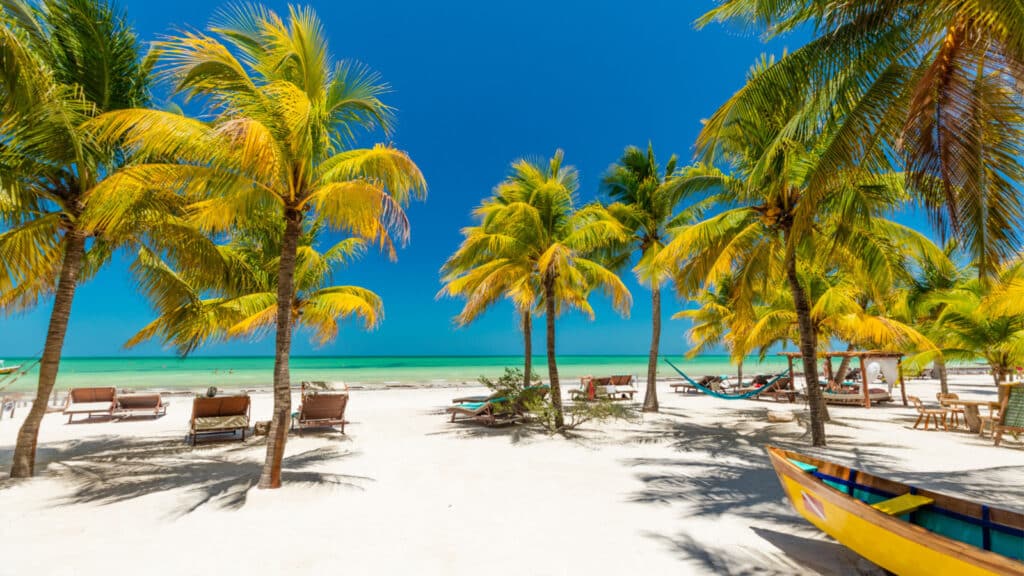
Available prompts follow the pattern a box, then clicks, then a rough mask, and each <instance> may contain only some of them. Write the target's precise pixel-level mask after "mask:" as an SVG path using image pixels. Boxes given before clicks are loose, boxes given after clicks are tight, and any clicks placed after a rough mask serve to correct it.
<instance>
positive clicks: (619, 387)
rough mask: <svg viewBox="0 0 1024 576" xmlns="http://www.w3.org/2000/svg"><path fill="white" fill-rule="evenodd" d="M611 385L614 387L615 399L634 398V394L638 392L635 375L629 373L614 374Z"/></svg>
mask: <svg viewBox="0 0 1024 576" xmlns="http://www.w3.org/2000/svg"><path fill="white" fill-rule="evenodd" d="M611 380H612V381H611V386H612V387H613V388H612V390H610V391H611V392H612V394H614V396H613V398H612V399H613V400H614V399H621V400H626V399H629V400H632V399H633V395H634V394H636V392H637V390H636V388H634V387H633V377H632V376H631V375H629V374H623V375H619V376H612V378H611Z"/></svg>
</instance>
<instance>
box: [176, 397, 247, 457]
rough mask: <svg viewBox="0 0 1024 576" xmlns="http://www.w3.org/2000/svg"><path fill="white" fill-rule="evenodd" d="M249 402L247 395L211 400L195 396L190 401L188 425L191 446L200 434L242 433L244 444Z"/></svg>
mask: <svg viewBox="0 0 1024 576" xmlns="http://www.w3.org/2000/svg"><path fill="white" fill-rule="evenodd" d="M250 402H251V401H250V398H249V396H248V395H242V396H214V397H213V398H208V397H203V396H197V397H196V398H195V399H194V400H192V420H191V422H190V424H189V434H190V437H191V440H192V445H193V446H194V445H195V444H196V440H197V436H199V435H200V434H221V433H224V432H231V433H234V432H236V431H241V432H242V442H245V431H246V430H248V429H249V407H250Z"/></svg>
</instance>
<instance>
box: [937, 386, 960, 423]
mask: <svg viewBox="0 0 1024 576" xmlns="http://www.w3.org/2000/svg"><path fill="white" fill-rule="evenodd" d="M935 399H936V400H938V401H939V405H940V406H942V407H943V408H945V409H946V410H949V420H950V424H952V425H953V428H956V427H958V426H960V419H961V417H963V420H964V424H965V425H966V424H967V418H966V416H964V409H963V408H958V407H956V406H951V405H947V404H946V402H948V401H949V400H959V399H960V396H959V395H958V394H954V393H952V392H950V393H949V394H943V393H942V392H936V393H935Z"/></svg>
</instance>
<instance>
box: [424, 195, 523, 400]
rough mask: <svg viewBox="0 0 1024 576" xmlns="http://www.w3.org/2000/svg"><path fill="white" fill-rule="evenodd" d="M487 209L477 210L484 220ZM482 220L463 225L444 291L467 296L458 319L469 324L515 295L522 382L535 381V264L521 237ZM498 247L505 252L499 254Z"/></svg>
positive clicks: (445, 269)
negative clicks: (521, 347) (509, 233)
mask: <svg viewBox="0 0 1024 576" xmlns="http://www.w3.org/2000/svg"><path fill="white" fill-rule="evenodd" d="M484 212H486V210H485V209H483V208H481V209H479V210H477V211H476V215H477V216H478V217H479V218H481V219H483V216H484ZM491 228H493V226H488V223H486V222H482V223H481V224H480V225H479V226H469V227H466V228H464V229H463V230H462V234H463V236H464V239H463V241H462V244H461V245H459V248H458V249H457V250H456V251H455V253H454V254H452V255H451V256H450V257H449V258H448V260H447V261H445V263H444V266H442V267H441V274H442V279H441V281H442V282H444V287H443V288H441V291H440V292H438V297H440V296H459V297H464V298H465V299H466V304H465V306H463V308H462V311H461V312H460V313H459V315H458V316H456V318H455V322H456V324H458V325H459V326H465V325H467V324H469V323H471V322H473V321H474V320H476V319H477V318H478V317H479V316H480V314H482V313H483V312H484V311H486V310H487V309H488V308H490V307H491V305H493V304H494V303H495V302H497V301H498V300H499V299H500V298H502V297H504V298H507V299H508V300H510V301H511V302H512V304H513V306H515V308H516V312H517V313H518V314H519V317H520V329H521V330H522V332H523V386H524V387H526V386H529V385H530V384H531V382H530V380H531V376H532V374H533V314H534V306H535V305H536V302H537V293H538V290H537V286H535V282H534V280H535V278H534V275H533V274H532V270H533V264H532V263H531V261H530V259H529V252H528V251H527V250H526V246H525V245H523V244H521V243H520V242H519V241H518V240H517V239H516V238H514V237H512V236H509V235H508V234H505V233H503V231H502V230H500V229H496V230H492V229H491ZM496 252H500V253H501V256H497V257H496V255H495V254H496Z"/></svg>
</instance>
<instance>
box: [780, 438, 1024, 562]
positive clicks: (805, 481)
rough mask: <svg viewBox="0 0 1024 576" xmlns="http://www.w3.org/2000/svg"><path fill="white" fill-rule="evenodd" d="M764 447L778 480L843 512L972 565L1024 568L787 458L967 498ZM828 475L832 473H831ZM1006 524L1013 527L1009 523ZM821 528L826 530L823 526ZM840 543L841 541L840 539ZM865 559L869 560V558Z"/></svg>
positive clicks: (924, 493) (966, 501)
mask: <svg viewBox="0 0 1024 576" xmlns="http://www.w3.org/2000/svg"><path fill="white" fill-rule="evenodd" d="M766 450H767V451H768V455H769V459H770V460H771V462H772V466H773V468H775V471H776V474H778V475H779V476H780V480H781V477H782V476H785V477H787V478H790V479H791V480H793V481H794V482H796V483H797V484H799V485H800V486H801V487H803V488H804V489H806V490H807V491H809V492H811V493H812V494H814V495H816V496H820V497H821V498H824V499H825V500H827V501H828V502H829V503H830V504H832V505H833V506H836V507H838V508H840V509H842V510H844V511H845V512H847V513H850V514H854V515H856V516H859V517H861V518H862V519H864V520H865V521H866V522H869V523H871V524H874V525H876V526H878V527H880V528H883V529H885V530H886V531H888V532H891V533H893V534H895V535H897V536H899V537H901V538H905V539H908V540H912V541H916V542H925V541H926V542H929V543H928V544H924V545H925V546H927V547H929V548H932V549H934V550H936V551H938V552H939V553H941V554H943V555H947V556H954V557H961V558H964V557H965V556H966V557H967V559H966V560H965V561H967V562H970V563H973V564H974V565H976V566H978V567H981V568H984V569H987V570H993V571H997V572H999V573H1004V572H1005V573H1007V574H1020V573H1021V569H1022V568H1024V563H1022V562H1019V561H1017V560H1015V559H1013V558H1010V557H1008V556H1003V555H1002V554H999V553H997V552H993V551H990V550H985V549H983V548H979V547H977V546H975V545H973V544H969V543H967V542H962V541H960V540H955V539H953V538H950V537H948V536H944V535H942V534H939V533H937V532H932V531H931V530H928V529H927V528H924V527H922V526H918V525H917V524H912V523H910V522H907V521H904V520H901V519H900V518H898V517H894V516H890V515H888V514H886V513H884V512H881V511H879V510H877V509H875V508H873V507H872V506H871V505H870V504H868V503H867V502H864V501H863V500H860V499H858V498H856V497H854V496H852V495H850V494H845V493H843V492H842V491H840V490H837V489H836V488H834V487H832V486H829V485H828V484H826V483H825V482H823V481H822V480H821V479H819V478H818V477H817V476H814V475H812V474H809V473H807V472H805V471H804V470H802V469H801V468H800V467H798V466H797V465H796V464H794V463H793V462H790V461H789V458H791V457H795V459H796V460H798V461H801V462H806V463H808V464H814V465H817V466H821V465H822V464H827V465H831V466H835V467H838V468H841V469H844V470H847V471H849V470H856V472H857V474H858V478H861V477H868V478H872V479H878V480H882V481H885V482H891V483H894V484H900V485H902V486H904V487H906V488H907V489H908V492H906V493H910V490H911V489H913V490H915V493H916V494H921V495H926V496H929V497H932V496H939V497H940V498H941V499H942V500H951V501H955V502H964V503H967V504H972V505H976V504H975V503H973V502H970V501H969V500H964V499H962V498H957V497H955V496H950V495H948V494H942V493H936V492H932V491H929V490H922V489H916V488H914V487H912V486H909V485H907V484H905V483H902V482H897V481H895V480H888V479H886V478H882V477H879V476H874V475H872V474H870V473H867V472H863V471H861V470H857V469H855V468H850V467H848V466H843V465H842V464H838V463H835V462H830V461H828V460H822V459H820V458H815V457H813V456H807V455H804V454H800V453H798V452H792V451H790V450H786V449H784V448H779V447H776V446H767V447H766ZM829 475H830V476H833V475H831V474H829ZM822 488H824V490H822ZM783 489H784V490H785V486H783ZM899 495H900V494H897V496H899ZM786 497H787V499H789V500H790V501H791V503H792V504H793V505H794V507H795V502H792V497H791V496H790V495H789V493H788V492H786ZM988 509H989V510H992V511H999V512H1001V513H1003V514H1007V515H1009V516H1011V517H1012V516H1016V517H1018V518H1021V519H1022V520H1024V515H1021V514H1019V513H1017V512H1013V511H1010V510H1005V509H1002V508H991V507H988ZM798 511H799V510H798ZM801 515H802V514H801ZM965 516H967V515H965ZM990 522H991V520H990ZM1004 526H1008V525H1004ZM1008 527H1010V528H1015V527H1013V526H1008ZM823 531H824V532H826V533H828V532H827V531H825V530H823ZM908 532H909V533H908ZM830 535H831V534H830ZM840 543H842V542H841V541H840ZM855 552H856V550H855ZM862 555H863V554H862ZM868 559H869V560H870V558H868Z"/></svg>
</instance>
